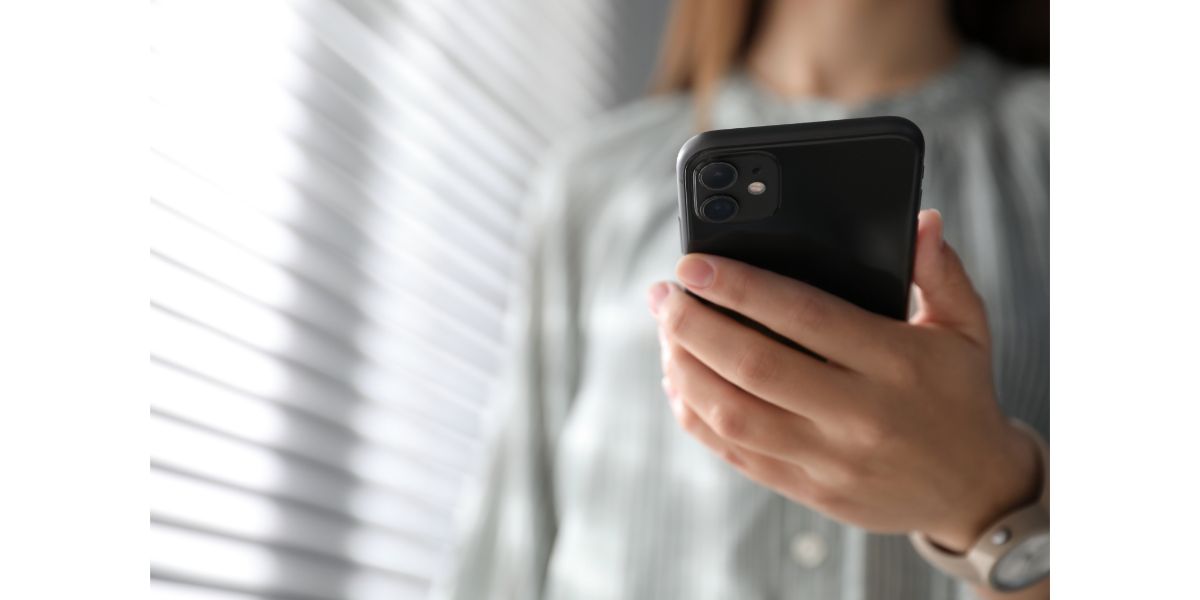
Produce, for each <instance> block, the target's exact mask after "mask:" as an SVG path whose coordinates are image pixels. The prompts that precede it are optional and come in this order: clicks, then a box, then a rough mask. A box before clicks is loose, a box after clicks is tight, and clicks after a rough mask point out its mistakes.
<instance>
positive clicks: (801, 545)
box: [790, 531, 829, 569]
mask: <svg viewBox="0 0 1200 600" xmlns="http://www.w3.org/2000/svg"><path fill="white" fill-rule="evenodd" d="M790 550H791V554H792V560H794V561H796V564H798V565H800V566H801V567H804V568H805V569H815V568H817V567H819V566H820V565H821V563H823V562H825V557H826V556H829V544H828V543H826V542H825V538H823V537H821V534H819V533H817V532H815V531H806V532H803V533H799V534H797V535H796V536H795V537H793V538H792V544H791V548H790Z"/></svg>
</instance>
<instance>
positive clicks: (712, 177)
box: [700, 162, 737, 190]
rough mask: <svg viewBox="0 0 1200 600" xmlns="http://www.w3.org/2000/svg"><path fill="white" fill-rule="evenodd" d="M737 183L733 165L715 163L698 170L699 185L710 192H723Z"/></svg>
mask: <svg viewBox="0 0 1200 600" xmlns="http://www.w3.org/2000/svg"><path fill="white" fill-rule="evenodd" d="M735 181H737V169H735V168H733V165H731V164H729V163H723V162H715V163H709V164H707V165H704V168H703V169H700V183H701V184H703V185H704V187H706V188H708V189H710V190H723V189H725V188H727V187H729V186H731V185H733V182H735Z"/></svg>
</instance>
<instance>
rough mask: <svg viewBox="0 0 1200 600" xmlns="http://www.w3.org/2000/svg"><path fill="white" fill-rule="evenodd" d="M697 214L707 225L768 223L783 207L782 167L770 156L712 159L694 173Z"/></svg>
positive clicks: (756, 154)
mask: <svg viewBox="0 0 1200 600" xmlns="http://www.w3.org/2000/svg"><path fill="white" fill-rule="evenodd" d="M692 173H693V179H692V181H693V189H692V198H693V199H694V202H695V204H694V205H693V206H694V207H695V209H694V210H695V214H696V215H697V216H698V217H700V219H701V220H702V221H705V222H707V223H715V224H722V223H734V222H737V223H742V222H748V221H755V220H759V219H765V218H768V217H770V216H771V215H772V214H774V212H775V210H776V209H777V208H778V204H779V185H778V183H779V166H778V163H777V162H776V160H775V157H774V156H772V155H771V154H769V153H766V152H761V151H758V152H741V153H736V154H723V155H719V156H709V157H707V160H706V161H705V162H702V163H700V164H699V165H697V170H695V171H693V172H692Z"/></svg>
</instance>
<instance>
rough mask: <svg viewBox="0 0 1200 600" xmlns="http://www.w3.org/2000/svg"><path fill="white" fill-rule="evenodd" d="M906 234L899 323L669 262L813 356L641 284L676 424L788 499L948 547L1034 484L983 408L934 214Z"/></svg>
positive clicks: (790, 286) (955, 280)
mask: <svg viewBox="0 0 1200 600" xmlns="http://www.w3.org/2000/svg"><path fill="white" fill-rule="evenodd" d="M917 237H918V239H917V249H916V260H915V265H914V274H913V278H914V282H915V283H916V286H917V288H918V296H917V298H918V301H919V311H918V313H917V314H916V316H914V317H913V318H912V319H911V320H910V321H909V322H907V323H905V322H901V321H895V320H892V319H888V318H886V317H882V316H879V315H876V314H874V313H870V312H867V311H865V310H863V309H860V308H858V307H856V306H854V305H852V304H850V303H848V302H846V301H843V300H841V299H839V298H837V297H835V296H832V295H830V294H827V293H825V292H822V291H821V290H818V289H816V288H813V287H811V286H808V285H805V284H803V283H799V282H797V281H795V280H792V279H789V278H786V277H782V276H780V275H776V274H773V273H770V272H767V271H764V270H761V269H756V268H754V267H750V266H748V265H745V264H743V263H739V262H736V261H732V260H729V259H724V258H719V257H715V256H707V255H698V254H694V255H689V256H685V257H684V258H683V259H682V260H681V261H680V263H679V265H678V268H677V271H676V274H677V276H678V277H679V279H680V280H681V281H682V282H683V283H684V285H686V286H687V289H689V290H691V291H692V292H694V293H695V294H697V295H699V296H701V297H703V298H705V299H707V300H710V301H712V302H714V303H716V304H719V305H721V306H724V307H727V308H729V309H732V310H734V311H736V312H738V313H741V314H743V315H745V316H747V317H749V318H751V319H754V320H755V321H758V322H759V323H762V324H763V325H765V326H767V327H768V328H770V329H772V330H773V331H775V332H777V333H779V334H781V335H783V336H785V337H787V338H790V339H792V340H794V341H795V342H797V343H798V344H800V345H802V346H804V347H806V348H808V349H810V350H812V351H814V352H816V353H817V354H820V355H821V356H824V357H826V358H827V359H828V360H829V362H828V363H823V362H821V361H819V360H817V359H814V358H812V357H811V356H808V355H805V354H803V353H801V352H798V351H796V350H793V349H792V348H789V347H787V346H785V345H783V344H780V343H778V342H776V341H774V340H771V339H769V338H768V337H766V336H764V335H762V334H761V333H759V332H757V331H755V330H753V329H750V328H748V327H746V326H743V325H741V324H739V323H737V322H736V321H734V320H732V319H730V318H728V317H726V316H724V315H722V314H720V313H718V312H717V311H714V310H712V309H711V308H708V307H706V306H704V305H703V304H701V303H700V302H698V301H697V300H696V299H695V298H692V297H689V296H688V295H687V294H685V293H683V291H682V290H681V289H680V288H679V287H678V286H675V285H673V284H668V283H659V284H656V285H655V287H653V288H651V290H650V304H651V311H652V312H653V313H654V315H655V317H656V318H657V320H658V323H659V333H660V338H661V342H662V350H663V371H664V373H665V375H666V376H665V377H664V378H663V386H664V389H665V391H666V393H667V396H668V398H669V399H670V401H671V406H672V409H673V411H674V413H675V416H676V418H677V419H678V420H679V422H680V424H681V425H682V426H683V428H684V429H686V430H687V431H688V432H690V433H691V434H692V435H693V436H695V437H696V438H698V439H699V440H700V441H701V442H703V443H704V444H705V445H706V446H708V447H709V448H710V449H712V450H713V451H714V452H716V453H717V454H719V455H720V456H721V457H722V458H724V459H725V460H727V461H728V462H729V463H731V464H732V465H733V466H735V467H736V468H737V469H739V470H740V471H741V472H742V473H744V474H745V475H746V476H747V477H749V478H750V479H753V480H754V481H757V482H759V483H760V484H762V485H765V486H767V487H769V488H771V489H774V490H775V491H777V492H779V493H780V494H782V495H784V496H786V497H788V498H791V499H792V500H794V501H796V502H799V503H802V504H805V505H808V506H810V507H812V508H814V509H816V510H819V511H821V512H823V513H825V514H828V515H830V516H831V517H833V518H836V519H838V520H840V521H843V522H846V523H851V524H854V525H858V526H861V527H864V528H866V529H870V530H873V531H879V532H902V531H921V532H924V533H925V534H926V535H928V536H930V538H932V539H933V540H934V541H936V542H938V543H940V544H942V545H943V546H946V547H948V548H951V549H954V550H959V551H961V550H965V549H966V548H967V547H969V546H970V545H971V544H972V543H974V541H975V539H976V537H977V536H978V535H980V533H981V532H982V531H983V530H984V529H985V528H986V527H987V525H988V524H990V522H991V521H992V520H994V519H995V518H997V517H999V516H1000V515H1002V514H1004V513H1005V512H1006V511H1007V510H1009V509H1011V508H1014V507H1016V506H1018V505H1020V504H1021V503H1022V502H1023V501H1025V500H1026V499H1032V497H1033V496H1034V495H1035V494H1036V492H1037V485H1038V466H1037V460H1038V459H1037V454H1036V452H1037V451H1036V448H1035V446H1034V445H1033V444H1032V441H1031V440H1029V439H1027V438H1026V437H1025V436H1024V434H1023V433H1021V432H1019V431H1017V430H1016V429H1015V428H1013V427H1012V426H1011V425H1010V424H1009V423H1008V421H1007V420H1006V419H1005V418H1004V416H1003V415H1002V414H1001V413H1000V410H999V408H998V407H997V405H996V399H995V395H994V391H993V385H992V375H991V362H990V348H989V346H990V341H989V337H988V328H987V321H986V318H985V314H984V308H983V304H982V302H981V301H980V298H979V296H978V294H977V293H976V292H975V290H974V288H973V287H972V285H971V282H970V280H969V279H968V278H967V275H966V272H965V271H964V270H963V267H962V264H961V262H960V261H959V259H958V256H957V254H956V253H955V252H954V251H953V250H952V249H951V248H950V247H949V246H948V245H946V244H945V243H944V242H943V241H942V221H941V216H940V215H939V214H938V213H936V212H935V211H924V212H922V214H921V217H920V225H919V227H918V236H917Z"/></svg>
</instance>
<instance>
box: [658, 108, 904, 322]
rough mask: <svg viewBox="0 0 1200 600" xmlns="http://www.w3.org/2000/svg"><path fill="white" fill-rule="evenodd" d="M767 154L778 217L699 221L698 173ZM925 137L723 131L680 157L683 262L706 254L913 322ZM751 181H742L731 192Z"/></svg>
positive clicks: (892, 130)
mask: <svg viewBox="0 0 1200 600" xmlns="http://www.w3.org/2000/svg"><path fill="white" fill-rule="evenodd" d="M747 153H750V154H751V155H757V154H763V155H765V156H768V157H770V158H771V159H773V160H774V163H775V165H774V166H773V167H772V168H771V170H772V171H773V175H772V176H773V177H774V180H773V181H771V182H770V183H768V185H769V186H771V187H777V188H778V189H775V190H772V191H773V194H772V198H773V201H772V205H773V206H774V209H773V210H774V212H773V214H770V215H769V216H766V217H764V218H758V219H755V220H752V221H747V222H727V223H713V222H709V221H706V220H704V219H703V218H701V216H700V214H699V212H698V209H699V201H702V200H703V199H704V196H705V195H706V194H711V193H710V192H708V191H706V190H705V189H704V186H703V185H701V184H700V183H699V181H698V179H697V176H696V173H697V171H698V170H699V169H700V168H702V167H703V166H704V165H706V164H708V163H711V162H717V161H721V160H723V159H724V158H725V157H731V156H734V157H736V156H743V155H746V154H747ZM923 162H924V138H923V137H922V135H921V131H920V130H919V129H918V128H917V126H916V125H914V124H913V123H912V122H910V121H908V120H906V119H902V118H899V117H874V118H867V119H852V120H845V121H827V122H821V123H806V124H798V125H778V126H769V127H753V128H746V129H728V130H717V131H710V132H706V133H702V134H700V135H698V136H696V137H693V138H692V139H691V140H689V141H688V142H687V143H686V144H684V146H683V148H682V149H681V150H680V154H679V159H678V163H677V167H678V168H677V170H678V174H679V202H680V211H679V212H680V230H681V237H682V245H683V252H684V253H691V252H702V253H707V254H715V255H719V256H725V257H729V258H733V259H736V260H739V261H743V262H746V263H749V264H752V265H755V266H758V267H762V268H765V269H768V270H771V271H774V272H776V273H780V274H782V275H786V276H788V277H792V278H794V279H798V280H800V281H804V282H807V283H809V284H812V285H814V286H816V287H819V288H821V289H824V290H826V291H829V292H831V293H833V294H835V295H837V296H840V297H842V298H845V299H846V300H849V301H850V302H853V303H854V304H857V305H858V306H861V307H863V308H865V309H867V310H870V311H873V312H876V313H879V314H882V315H886V316H889V317H893V318H896V319H904V318H907V311H908V291H909V284H910V282H911V277H912V259H913V246H914V241H915V237H916V222H917V220H916V217H917V211H918V210H919V208H920V199H921V177H922V172H923ZM751 179H754V177H753V176H751V175H750V174H749V173H745V174H739V179H738V182H737V183H736V184H734V186H733V188H732V189H733V193H735V194H740V195H741V196H740V197H741V198H742V200H741V201H742V202H743V204H746V203H749V202H755V201H758V200H756V199H755V198H753V197H751V196H747V195H746V194H745V192H744V191H743V190H744V188H745V186H746V183H747V182H748V181H749V180H751Z"/></svg>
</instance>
